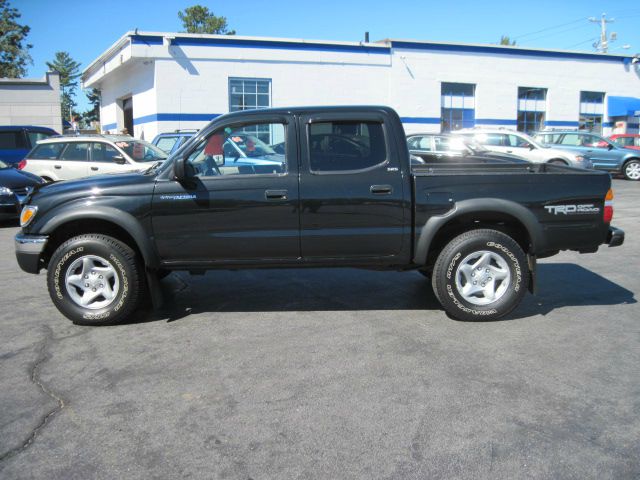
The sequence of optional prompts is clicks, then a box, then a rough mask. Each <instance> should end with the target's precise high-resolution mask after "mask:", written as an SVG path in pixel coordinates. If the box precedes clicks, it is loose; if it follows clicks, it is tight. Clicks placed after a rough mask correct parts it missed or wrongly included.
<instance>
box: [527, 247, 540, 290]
mask: <svg viewBox="0 0 640 480" xmlns="http://www.w3.org/2000/svg"><path fill="white" fill-rule="evenodd" d="M527 264H528V265H529V291H530V292H531V294H532V295H535V294H536V292H537V290H538V289H537V286H536V270H537V268H538V262H537V260H536V256H535V255H529V254H527Z"/></svg>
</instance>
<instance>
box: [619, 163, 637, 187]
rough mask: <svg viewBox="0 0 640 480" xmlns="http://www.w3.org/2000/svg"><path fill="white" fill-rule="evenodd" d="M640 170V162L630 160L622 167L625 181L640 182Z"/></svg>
mask: <svg viewBox="0 0 640 480" xmlns="http://www.w3.org/2000/svg"><path fill="white" fill-rule="evenodd" d="M639 170H640V160H636V159H633V160H629V161H628V162H627V163H625V164H624V167H622V174H623V175H624V178H625V180H632V181H635V182H637V181H638V180H640V176H638V171H639Z"/></svg>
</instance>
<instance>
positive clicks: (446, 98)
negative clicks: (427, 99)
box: [440, 82, 476, 133]
mask: <svg viewBox="0 0 640 480" xmlns="http://www.w3.org/2000/svg"><path fill="white" fill-rule="evenodd" d="M475 90H476V86H475V85H474V84H472V83H444V82H443V83H442V90H441V113H440V130H441V131H442V132H443V133H444V132H450V131H452V130H460V129H461V128H471V127H473V126H474V125H475V123H476V109H475V108H476V106H475Z"/></svg>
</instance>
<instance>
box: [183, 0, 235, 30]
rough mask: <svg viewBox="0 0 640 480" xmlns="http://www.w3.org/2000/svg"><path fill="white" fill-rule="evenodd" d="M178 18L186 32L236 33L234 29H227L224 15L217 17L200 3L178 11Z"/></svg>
mask: <svg viewBox="0 0 640 480" xmlns="http://www.w3.org/2000/svg"><path fill="white" fill-rule="evenodd" d="M178 18H180V20H181V21H182V28H184V29H185V31H186V32H187V33H215V34H218V35H223V34H224V35H235V34H236V31H235V30H229V25H227V19H226V17H218V16H216V15H215V14H214V13H213V12H211V11H209V8H207V7H203V6H202V5H194V6H193V7H187V8H185V9H184V10H183V11H181V12H178Z"/></svg>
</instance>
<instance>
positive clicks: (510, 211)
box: [414, 198, 544, 265]
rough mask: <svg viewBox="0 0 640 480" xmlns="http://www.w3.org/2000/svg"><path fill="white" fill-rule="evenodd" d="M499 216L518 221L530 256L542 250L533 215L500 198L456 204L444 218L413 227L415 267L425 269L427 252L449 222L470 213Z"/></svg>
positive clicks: (540, 235) (438, 217)
mask: <svg viewBox="0 0 640 480" xmlns="http://www.w3.org/2000/svg"><path fill="white" fill-rule="evenodd" d="M488 212H495V213H502V214H505V215H509V216H510V217H513V218H515V219H516V220H518V221H519V222H520V223H522V225H523V226H524V228H525V229H526V230H527V233H528V234H529V238H530V240H531V252H529V253H531V254H535V253H536V252H537V251H540V250H541V249H543V246H544V235H543V227H542V225H541V224H540V222H539V220H538V219H537V218H536V216H535V214H534V213H533V212H531V210H529V209H528V208H527V207H524V206H522V205H520V204H519V203H516V202H513V201H510V200H504V199H500V198H477V199H475V198H474V199H469V200H462V201H460V202H456V204H455V208H454V209H453V210H451V211H449V212H448V213H446V214H445V215H441V216H433V217H431V218H429V219H428V220H427V222H426V223H425V224H424V225H423V226H422V227H418V226H416V234H417V236H418V238H417V240H416V252H415V256H414V261H415V263H416V264H418V265H425V264H426V263H427V258H428V255H429V249H430V247H431V243H432V241H433V239H434V238H435V237H436V235H437V234H438V232H439V231H440V230H441V229H442V228H443V227H444V226H445V225H447V224H448V223H449V222H451V221H453V220H455V219H456V218H459V217H461V216H463V215H468V214H470V213H483V214H484V213H488Z"/></svg>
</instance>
